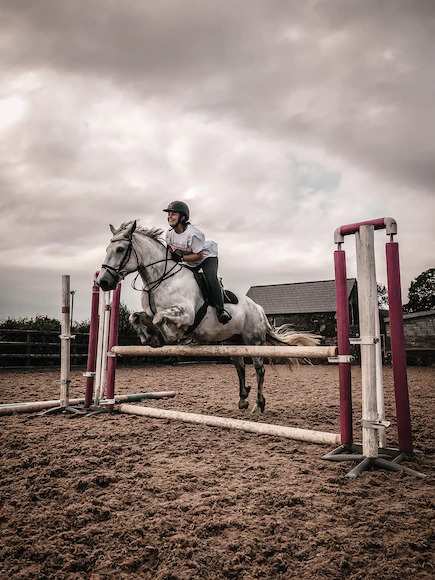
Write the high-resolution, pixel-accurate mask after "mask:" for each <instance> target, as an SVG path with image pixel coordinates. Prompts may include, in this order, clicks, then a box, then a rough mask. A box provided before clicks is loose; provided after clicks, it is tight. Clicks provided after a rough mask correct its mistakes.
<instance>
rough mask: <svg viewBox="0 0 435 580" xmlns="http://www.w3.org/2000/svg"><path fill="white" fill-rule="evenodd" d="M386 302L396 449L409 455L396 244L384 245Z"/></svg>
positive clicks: (397, 247)
mask: <svg viewBox="0 0 435 580" xmlns="http://www.w3.org/2000/svg"><path fill="white" fill-rule="evenodd" d="M386 257H387V283H388V302H389V307H390V337H391V355H392V359H393V378H394V391H395V395H396V419H397V431H398V436H399V449H400V450H401V451H403V452H404V453H412V451H413V444H412V431H411V412H410V408H409V394H408V378H407V372H406V350H405V334H404V330H403V314H402V296H401V287H400V267H399V244H398V243H397V242H388V243H387V244H386Z"/></svg>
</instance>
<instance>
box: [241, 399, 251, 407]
mask: <svg viewBox="0 0 435 580" xmlns="http://www.w3.org/2000/svg"><path fill="white" fill-rule="evenodd" d="M248 407H249V403H248V401H245V399H240V401H239V409H247V408H248Z"/></svg>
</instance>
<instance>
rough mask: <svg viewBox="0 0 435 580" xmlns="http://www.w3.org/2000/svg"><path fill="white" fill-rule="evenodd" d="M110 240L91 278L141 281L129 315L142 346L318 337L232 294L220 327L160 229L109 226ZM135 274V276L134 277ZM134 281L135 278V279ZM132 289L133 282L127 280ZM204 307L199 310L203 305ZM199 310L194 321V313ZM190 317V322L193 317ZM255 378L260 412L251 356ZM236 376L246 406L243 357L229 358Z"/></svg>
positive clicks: (313, 340) (260, 406)
mask: <svg viewBox="0 0 435 580" xmlns="http://www.w3.org/2000/svg"><path fill="white" fill-rule="evenodd" d="M110 230H111V232H112V238H111V240H110V243H109V245H108V247H107V249H106V257H105V260H104V263H103V264H102V266H101V270H100V272H99V275H98V277H97V284H98V286H99V287H100V288H101V289H102V290H104V291H108V290H113V289H114V288H116V286H117V284H118V282H120V281H121V280H123V279H124V278H125V277H126V276H127V275H128V274H131V273H134V272H137V276H140V277H141V279H142V284H143V288H142V292H141V294H142V299H141V302H142V308H143V311H142V312H135V313H133V314H132V315H131V316H130V322H131V323H132V325H133V326H134V327H135V329H136V331H137V332H138V334H139V337H140V340H141V342H142V343H143V344H148V345H150V346H153V347H159V346H162V345H163V344H175V343H177V342H179V341H180V340H183V339H186V338H190V339H193V340H194V341H198V342H212V343H217V342H224V343H225V342H227V343H228V342H231V343H233V344H234V343H236V344H246V345H265V344H268V345H281V346H284V345H304V346H314V345H317V344H318V342H319V337H315V336H313V335H310V334H309V333H305V334H297V333H294V332H293V331H291V330H290V329H288V328H284V327H282V328H279V329H276V328H273V327H272V325H271V324H270V323H269V321H268V319H267V317H266V314H265V312H264V310H263V308H262V307H261V306H260V305H258V304H256V303H255V302H254V301H253V300H251V299H250V298H249V297H248V296H242V295H240V296H238V303H237V304H226V305H225V307H226V309H227V310H228V312H229V313H230V315H231V320H230V321H229V322H228V323H227V324H225V325H223V324H221V323H220V322H219V321H218V319H217V316H216V309H215V308H214V307H212V306H210V305H208V304H207V303H205V301H204V297H203V294H202V292H201V290H200V288H199V285H198V283H197V280H196V278H195V276H194V274H193V272H192V270H190V269H189V268H188V267H187V266H184V265H182V264H180V263H178V262H175V261H173V260H172V259H171V255H170V252H169V248H168V247H167V246H166V245H165V243H164V242H163V239H162V234H163V230H161V229H159V228H155V227H151V228H146V227H137V222H136V221H135V220H132V221H129V222H125V223H123V224H121V225H120V226H119V227H118V228H114V227H113V226H112V225H110ZM137 276H136V277H137ZM135 280H136V278H135ZM133 287H134V282H133ZM204 306H205V308H204ZM201 308H202V309H203V312H204V310H205V315H204V316H203V318H202V320H201V321H200V322H199V323H198V317H197V313H198V312H199V311H200V309H201ZM195 317H197V318H196V321H195ZM252 361H253V364H254V367H255V371H256V377H257V399H256V403H255V407H254V409H253V412H261V413H263V412H264V409H265V403H266V400H265V397H264V395H263V383H264V375H265V369H264V362H263V358H261V357H252ZM232 362H233V364H234V365H235V367H236V370H237V375H238V379H239V402H238V406H239V409H247V408H248V407H249V403H248V401H247V398H248V395H249V392H250V390H251V388H250V387H249V386H247V385H246V382H245V360H244V358H243V357H242V356H237V357H232Z"/></svg>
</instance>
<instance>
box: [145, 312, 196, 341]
mask: <svg viewBox="0 0 435 580" xmlns="http://www.w3.org/2000/svg"><path fill="white" fill-rule="evenodd" d="M194 318H195V313H194V312H193V310H192V311H189V310H188V309H186V308H184V307H183V306H171V307H170V308H164V309H162V310H159V312H157V314H156V315H155V316H154V318H153V324H154V326H156V327H157V328H158V329H159V331H160V332H161V333H162V335H163V338H164V339H165V342H166V343H167V344H173V343H175V342H177V341H178V340H180V338H183V336H184V332H185V328H189V326H191V324H192V323H193V320H194Z"/></svg>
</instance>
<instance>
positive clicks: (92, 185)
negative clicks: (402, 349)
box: [0, 0, 435, 320]
mask: <svg viewBox="0 0 435 580" xmlns="http://www.w3.org/2000/svg"><path fill="white" fill-rule="evenodd" d="M0 25H1V35H0V48H1V55H2V57H1V60H2V66H1V69H0V70H1V82H0V131H1V133H0V135H1V139H0V148H1V155H0V195H1V227H0V268H1V287H0V316H1V317H7V316H29V317H33V316H35V315H36V314H47V315H49V316H55V317H57V318H59V317H60V288H61V275H62V274H70V275H71V286H72V289H74V290H76V292H77V293H76V295H75V305H74V318H76V319H77V320H83V319H85V318H88V317H89V313H90V287H91V283H92V275H93V272H94V271H95V270H96V269H97V268H98V267H99V265H100V264H101V263H102V261H103V259H104V255H105V247H106V245H107V243H108V241H109V239H110V230H109V223H112V224H114V225H115V226H118V225H120V223H121V222H123V221H126V220H130V219H136V218H137V219H140V223H141V224H142V225H153V226H160V227H162V228H164V227H166V221H165V217H166V215H165V214H163V212H162V208H163V207H165V206H166V205H167V204H168V202H170V201H172V200H175V199H181V200H184V201H186V202H187V203H188V204H189V205H190V207H191V212H192V222H193V223H194V224H195V225H197V226H198V227H200V228H201V229H202V230H203V231H204V232H205V234H206V237H207V238H209V239H213V240H215V241H216V242H217V243H218V244H219V260H220V273H221V275H222V276H223V278H224V282H225V285H226V286H227V287H228V288H230V289H233V290H235V291H237V292H243V293H245V292H246V291H247V290H248V289H249V287H250V286H251V285H260V284H278V283H287V282H301V281H309V280H328V279H332V278H333V258H332V252H333V250H334V244H333V233H334V230H335V229H336V228H337V227H338V226H340V225H343V224H347V223H352V222H356V221H363V220H368V219H373V218H378V217H384V216H392V217H394V218H396V220H397V222H398V230H399V235H398V236H397V237H396V240H397V241H398V242H399V243H400V256H401V265H402V285H403V291H404V300H405V301H406V295H407V289H408V287H409V284H410V281H411V280H412V279H414V278H415V277H416V276H418V275H419V274H420V273H421V272H423V271H424V270H427V269H428V268H432V267H435V259H434V256H435V228H434V217H435V193H434V192H435V163H434V159H435V138H434V136H435V122H434V117H435V115H434V103H435V82H434V68H433V63H434V58H435V55H434V45H435V4H434V2H433V0H428V1H426V0H418V1H415V2H413V1H411V0H408V1H395V0H384V1H381V0H376V1H371V0H364V1H363V0H360V1H355V0H342V1H339V0H329V1H314V0H305V1H303V2H301V1H300V0H286V1H285V0H231V2H230V1H229V0H227V1H225V0H220V1H217V0H190V1H189V0H159V1H158V2H157V1H154V2H151V1H147V0H74V1H71V0H37V1H34V0H1V2H0ZM386 240H387V238H386V236H385V233H384V232H376V242H377V258H378V271H379V280H380V281H381V282H383V283H385V281H386V280H385V267H384V243H385V241H386ZM353 245H354V242H353V239H351V238H349V239H347V240H346V244H345V249H346V250H348V252H349V259H348V274H349V276H352V275H355V266H354V250H353ZM129 282H130V279H127V283H124V286H125V290H124V301H125V302H126V303H127V305H128V306H129V308H131V309H135V310H139V309H140V307H139V304H140V298H139V293H138V292H134V291H133V290H131V289H129V286H130V284H129ZM127 288H128V289H127Z"/></svg>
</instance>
